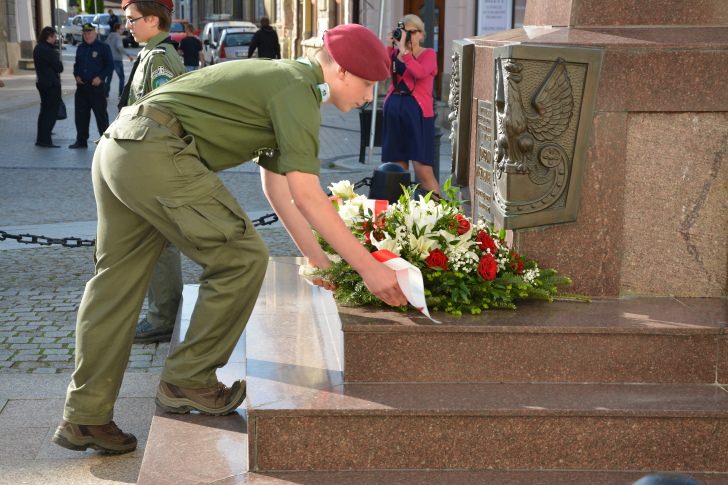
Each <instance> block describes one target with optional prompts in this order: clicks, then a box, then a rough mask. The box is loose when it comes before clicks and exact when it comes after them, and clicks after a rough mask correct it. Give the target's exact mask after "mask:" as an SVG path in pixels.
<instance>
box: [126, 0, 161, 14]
mask: <svg viewBox="0 0 728 485" xmlns="http://www.w3.org/2000/svg"><path fill="white" fill-rule="evenodd" d="M142 2H149V3H158V4H160V5H162V6H164V7H167V10H169V11H170V12H171V11H172V10H174V2H173V1H172V0H122V2H121V9H122V10H124V9H125V8H126V7H128V6H129V5H131V4H132V3H142Z"/></svg>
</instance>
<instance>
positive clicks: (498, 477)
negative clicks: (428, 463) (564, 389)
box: [182, 470, 728, 485]
mask: <svg viewBox="0 0 728 485" xmlns="http://www.w3.org/2000/svg"><path fill="white" fill-rule="evenodd" d="M643 476H645V474H644V473H642V472H592V471H555V472H550V471H541V472H528V471H507V472H501V471H462V470H456V471H436V470H423V471H386V470H385V471H374V472H362V471H349V472H275V473H244V474H241V475H237V476H234V477H229V478H226V479H223V480H220V481H217V482H214V483H215V485H293V484H300V485H341V484H347V485H483V484H487V485H585V484H589V485H625V484H630V483H633V482H635V481H636V480H639V479H640V478H641V477H643ZM688 476H689V477H692V478H694V479H696V480H699V481H700V482H702V483H703V484H704V485H720V484H725V483H728V475H726V474H722V473H693V474H690V475H688ZM182 483H184V482H182ZM201 483H211V482H201Z"/></svg>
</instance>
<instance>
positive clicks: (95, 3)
mask: <svg viewBox="0 0 728 485" xmlns="http://www.w3.org/2000/svg"><path fill="white" fill-rule="evenodd" d="M84 5H85V7H86V13H104V0H84Z"/></svg>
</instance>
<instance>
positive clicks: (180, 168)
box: [169, 135, 210, 177]
mask: <svg viewBox="0 0 728 485" xmlns="http://www.w3.org/2000/svg"><path fill="white" fill-rule="evenodd" d="M169 147H170V149H171V150H172V153H173V161H174V166H175V168H176V169H177V173H179V174H180V175H183V176H187V177H199V176H202V175H205V174H206V173H208V172H210V169H209V168H207V166H206V165H205V164H204V163H202V160H201V159H200V155H199V153H198V152H197V143H196V142H195V137H193V136H192V135H186V136H184V137H183V138H178V139H176V140H174V141H173V142H170V143H169ZM180 147H181V148H180Z"/></svg>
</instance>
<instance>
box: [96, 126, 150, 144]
mask: <svg viewBox="0 0 728 485" xmlns="http://www.w3.org/2000/svg"><path fill="white" fill-rule="evenodd" d="M148 131H149V127H148V126H145V125H142V124H136V123H134V124H129V123H112V124H111V126H109V127H108V128H107V129H106V131H105V132H104V137H105V138H113V139H114V140H137V141H139V140H143V139H144V137H145V136H147V132H148Z"/></svg>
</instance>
